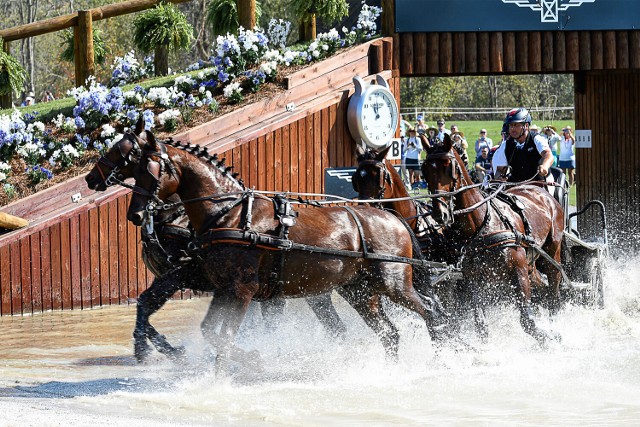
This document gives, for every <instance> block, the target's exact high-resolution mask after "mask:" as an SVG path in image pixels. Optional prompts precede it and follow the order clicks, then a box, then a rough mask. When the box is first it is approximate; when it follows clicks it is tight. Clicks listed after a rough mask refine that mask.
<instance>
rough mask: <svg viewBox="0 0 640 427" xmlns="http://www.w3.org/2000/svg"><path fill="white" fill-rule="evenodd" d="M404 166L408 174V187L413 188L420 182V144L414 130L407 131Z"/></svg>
mask: <svg viewBox="0 0 640 427" xmlns="http://www.w3.org/2000/svg"><path fill="white" fill-rule="evenodd" d="M405 145H406V147H405V150H404V153H405V165H406V168H407V172H408V173H409V185H411V186H413V185H414V184H415V183H419V182H420V153H422V144H421V143H420V140H419V139H418V137H416V130H415V129H409V138H407V139H406V141H405Z"/></svg>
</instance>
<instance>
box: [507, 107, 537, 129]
mask: <svg viewBox="0 0 640 427" xmlns="http://www.w3.org/2000/svg"><path fill="white" fill-rule="evenodd" d="M511 123H529V124H531V114H529V111H528V110H527V109H526V108H514V109H513V110H511V111H509V112H508V113H507V116H506V117H505V118H504V124H505V125H507V126H508V125H510V124H511ZM503 129H504V128H503Z"/></svg>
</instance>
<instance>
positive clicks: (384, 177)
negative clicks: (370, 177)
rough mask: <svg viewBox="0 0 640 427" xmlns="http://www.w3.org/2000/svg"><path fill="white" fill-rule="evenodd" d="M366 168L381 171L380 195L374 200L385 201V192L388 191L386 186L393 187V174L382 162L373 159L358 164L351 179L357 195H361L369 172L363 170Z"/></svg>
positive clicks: (379, 180)
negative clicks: (362, 185) (369, 167)
mask: <svg viewBox="0 0 640 427" xmlns="http://www.w3.org/2000/svg"><path fill="white" fill-rule="evenodd" d="M364 166H373V167H376V168H378V169H380V173H379V175H378V177H379V179H378V189H379V190H378V194H377V196H376V197H374V199H383V198H384V192H385V190H386V185H385V184H389V186H392V185H393V184H392V181H391V174H390V173H389V171H388V170H387V168H386V166H385V164H384V162H383V161H381V160H376V159H371V160H363V161H361V162H360V163H359V164H358V169H356V171H355V173H354V174H353V178H352V179H351V184H352V185H353V189H354V190H355V191H356V193H360V184H361V181H362V179H363V178H364V177H365V175H366V174H367V172H366V171H365V170H364V169H363V167H364Z"/></svg>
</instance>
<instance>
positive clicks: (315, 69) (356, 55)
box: [284, 39, 390, 89]
mask: <svg viewBox="0 0 640 427" xmlns="http://www.w3.org/2000/svg"><path fill="white" fill-rule="evenodd" d="M389 40H390V39H389ZM372 44H373V42H369V43H363V44H360V45H357V46H354V47H352V48H349V49H348V50H346V51H345V52H342V53H339V54H337V55H335V56H332V57H331V58H327V59H324V60H322V61H320V62H317V63H315V64H312V65H310V66H308V67H305V68H303V69H302V70H300V71H297V72H295V73H293V74H291V75H289V76H287V77H285V78H284V81H285V84H286V88H287V89H293V88H295V87H298V86H301V85H303V84H306V83H308V82H309V81H311V80H313V79H316V78H318V77H322V76H324V75H326V74H330V73H332V72H333V71H336V70H341V69H342V68H343V67H344V66H345V65H348V64H351V63H352V62H356V61H358V60H360V59H363V58H364V59H366V58H367V55H368V53H369V47H370V46H371V45H372Z"/></svg>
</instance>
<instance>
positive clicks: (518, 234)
mask: <svg viewBox="0 0 640 427" xmlns="http://www.w3.org/2000/svg"><path fill="white" fill-rule="evenodd" d="M462 165H463V163H462V160H461V158H460V155H459V154H458V153H457V152H456V150H452V141H451V138H450V137H449V135H445V137H444V142H443V144H442V145H436V146H434V147H430V148H429V149H428V155H427V158H426V160H425V162H424V163H423V165H422V173H423V176H424V177H425V179H426V180H427V184H428V187H429V190H430V192H431V193H432V194H434V195H436V196H437V195H438V194H442V197H438V198H435V199H434V205H433V217H434V219H435V220H436V221H438V222H439V223H440V224H442V225H443V226H447V227H451V229H452V231H453V232H454V233H455V234H454V237H455V238H456V239H457V240H459V241H461V242H462V243H463V244H464V254H465V255H464V256H463V258H462V261H461V268H462V272H463V274H464V277H465V279H466V280H469V281H470V283H471V285H472V286H473V287H474V289H475V290H479V289H480V288H484V289H492V288H493V289H494V290H495V289H496V287H499V286H500V284H504V283H505V281H506V282H507V284H509V285H510V286H511V288H513V289H515V291H516V292H515V299H516V302H517V306H518V309H519V312H520V324H521V325H522V327H523V329H524V330H525V331H526V332H527V333H528V334H530V335H531V336H532V337H534V338H535V339H536V340H537V341H538V342H539V343H540V344H543V345H544V344H545V343H546V342H548V341H549V340H551V339H557V340H559V339H560V337H559V335H557V334H555V333H552V332H549V331H545V330H544V329H543V328H541V327H540V326H539V325H537V324H536V321H535V318H534V315H533V311H532V306H531V289H532V287H531V285H532V282H533V283H534V284H536V285H538V286H539V287H540V288H541V289H542V291H543V293H544V294H546V295H545V297H546V300H545V301H546V303H547V304H548V306H549V310H550V312H551V314H554V313H555V312H557V311H558V310H559V308H560V282H561V270H560V269H559V268H558V266H559V265H560V261H561V248H562V242H563V232H564V224H565V222H564V212H563V210H562V208H561V206H560V204H559V203H558V202H557V201H556V200H555V199H554V198H553V197H552V196H551V194H549V192H547V191H546V190H545V189H543V188H541V187H539V186H536V185H524V184H520V185H517V186H514V187H512V188H510V189H509V190H507V191H506V192H504V194H505V195H504V196H502V195H501V193H502V191H501V190H498V191H497V192H496V193H494V195H495V196H502V197H493V198H491V197H488V198H485V197H484V195H483V194H482V193H481V191H480V190H479V189H478V185H471V178H470V177H469V173H468V172H467V170H466V168H465V167H463V166H462ZM501 199H504V200H506V201H503V200H501ZM518 211H519V212H520V213H518ZM543 251H544V253H543ZM554 264H555V265H554ZM539 272H542V273H545V274H546V277H547V279H548V284H546V283H545V280H544V278H542V277H541V276H540V274H539ZM545 291H546V292H545ZM477 295H479V292H477V293H476V296H477ZM474 299H476V301H475V304H474V305H475V307H474V308H475V312H474V313H475V317H476V319H475V320H476V326H477V328H478V330H479V332H480V333H481V335H482V336H483V337H486V335H487V326H486V320H485V319H484V314H483V312H482V310H481V309H480V307H479V305H480V303H481V301H478V299H477V298H474Z"/></svg>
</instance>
